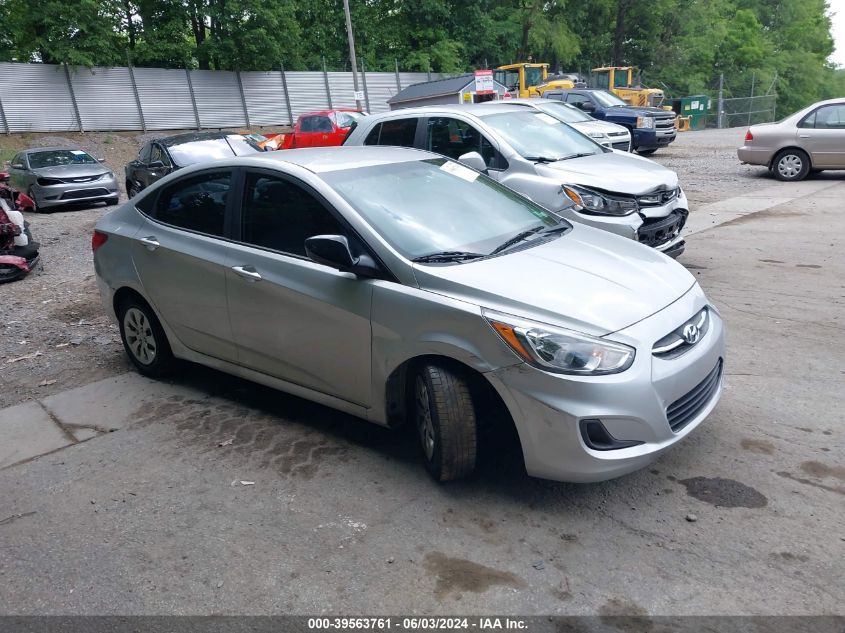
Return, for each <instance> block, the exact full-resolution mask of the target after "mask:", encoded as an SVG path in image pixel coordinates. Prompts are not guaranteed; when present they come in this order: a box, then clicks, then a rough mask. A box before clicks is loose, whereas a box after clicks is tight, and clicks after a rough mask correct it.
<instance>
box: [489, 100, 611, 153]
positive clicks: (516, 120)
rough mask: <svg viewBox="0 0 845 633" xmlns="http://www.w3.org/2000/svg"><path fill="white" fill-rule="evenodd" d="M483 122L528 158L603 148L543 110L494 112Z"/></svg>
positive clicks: (601, 150)
mask: <svg viewBox="0 0 845 633" xmlns="http://www.w3.org/2000/svg"><path fill="white" fill-rule="evenodd" d="M484 122H485V123H486V124H487V125H489V126H490V127H491V128H493V129H494V130H496V132H498V133H499V134H500V135H501V136H502V137H503V138H504V139H505V140H506V141H507V142H508V143H509V144H510V146H511V147H513V148H514V149H515V150H516V151H517V152H518V153H519V155H520V156H522V157H523V158H527V159H529V160H534V159H537V158H542V159H547V160H561V159H564V158H574V157H575V156H578V155H587V156H591V155H593V154H601V153H602V152H604V150H603V149H602V148H601V146H600V145H598V144H597V143H594V142H593V141H591V140H590V139H589V138H587V137H586V136H584V135H583V134H581V133H580V132H578V131H576V130H573V129H572V128H571V127H569V126H568V125H567V124H566V123H561V122H560V121H558V120H557V119H556V118H554V117H553V116H551V115H549V114H546V113H545V112H509V113H507V114H494V115H491V116H485V117H484Z"/></svg>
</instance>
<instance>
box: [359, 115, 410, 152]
mask: <svg viewBox="0 0 845 633" xmlns="http://www.w3.org/2000/svg"><path fill="white" fill-rule="evenodd" d="M417 123H418V119H415V118H414V119H395V120H392V121H382V122H381V123H378V124H376V126H375V127H374V128H373V129H372V130H371V131H370V133H369V134H368V135H367V138H366V139H365V140H364V145H394V146H397V147H414V138H415V137H416V135H417Z"/></svg>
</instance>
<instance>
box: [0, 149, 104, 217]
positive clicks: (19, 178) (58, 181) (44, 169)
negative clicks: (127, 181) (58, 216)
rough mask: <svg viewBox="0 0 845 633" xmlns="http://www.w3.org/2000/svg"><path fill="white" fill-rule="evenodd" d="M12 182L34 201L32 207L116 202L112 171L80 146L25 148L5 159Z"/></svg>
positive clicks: (37, 209)
mask: <svg viewBox="0 0 845 633" xmlns="http://www.w3.org/2000/svg"><path fill="white" fill-rule="evenodd" d="M8 166H9V176H10V177H11V184H12V186H13V187H15V188H16V189H18V190H19V191H23V192H26V193H27V195H29V197H30V198H32V199H33V200H34V201H35V210H36V211H39V210H45V209H48V208H51V207H57V206H60V205H65V204H71V203H82V202H84V203H93V202H105V203H106V204H109V205H114V204H117V201H118V196H119V195H120V194H119V192H118V189H117V180H116V179H115V176H114V172H113V171H111V170H110V169H109V168H108V167H107V166H106V165H104V164H103V163H102V162H101V161H99V160H97V159H96V158H94V157H93V156H91V155H90V154H88V153H87V152H84V151H82V150H81V149H68V148H67V147H38V148H34V149H27V150H24V151H22V152H20V153H19V154H16V155H15V156H14V158H12V160H11V161H9V163H8Z"/></svg>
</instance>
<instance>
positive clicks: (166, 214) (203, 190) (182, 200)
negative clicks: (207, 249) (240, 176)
mask: <svg viewBox="0 0 845 633" xmlns="http://www.w3.org/2000/svg"><path fill="white" fill-rule="evenodd" d="M231 187H232V172H231V171H229V170H225V171H214V172H207V173H203V174H199V175H195V176H191V177H189V178H183V179H181V180H179V181H177V182H175V183H173V184H171V185H168V186H167V187H165V188H164V189H163V190H162V192H161V194H160V195H159V196H158V201H157V202H156V205H155V209H154V212H153V217H154V218H155V219H156V220H158V221H159V222H164V223H165V224H169V225H171V226H175V227H177V228H180V229H186V230H188V231H196V232H197V233H205V234H206V235H213V236H215V237H223V236H224V234H225V228H224V227H225V224H226V223H225V218H226V203H227V201H228V198H229V191H230V189H231Z"/></svg>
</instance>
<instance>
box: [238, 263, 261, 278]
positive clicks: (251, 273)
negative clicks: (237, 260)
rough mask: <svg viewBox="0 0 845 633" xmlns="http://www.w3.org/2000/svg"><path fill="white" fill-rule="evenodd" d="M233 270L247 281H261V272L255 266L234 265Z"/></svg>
mask: <svg viewBox="0 0 845 633" xmlns="http://www.w3.org/2000/svg"><path fill="white" fill-rule="evenodd" d="M232 270H234V271H235V272H236V273H238V274H239V275H240V276H241V277H243V278H244V279H246V280H247V281H261V273H259V272H258V271H257V270H255V266H232Z"/></svg>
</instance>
